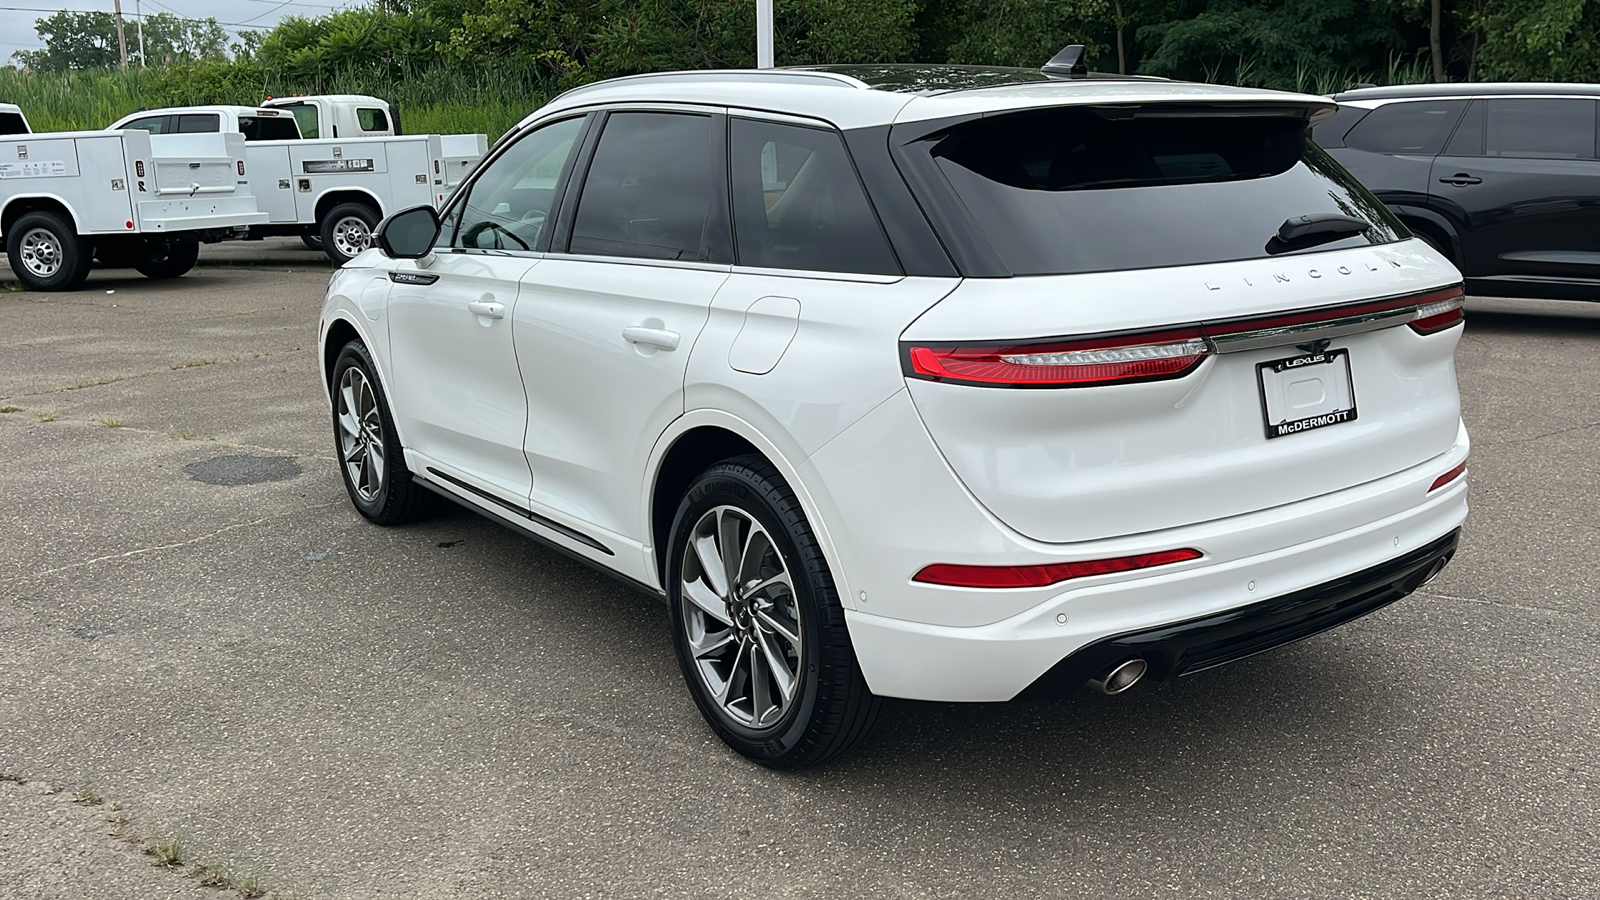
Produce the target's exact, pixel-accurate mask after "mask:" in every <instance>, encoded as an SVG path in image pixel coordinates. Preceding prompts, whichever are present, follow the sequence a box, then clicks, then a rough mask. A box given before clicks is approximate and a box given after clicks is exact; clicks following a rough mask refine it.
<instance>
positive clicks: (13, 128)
mask: <svg viewBox="0 0 1600 900" xmlns="http://www.w3.org/2000/svg"><path fill="white" fill-rule="evenodd" d="M27 133H28V123H27V122H25V121H23V119H22V114H21V113H14V112H0V134H27Z"/></svg>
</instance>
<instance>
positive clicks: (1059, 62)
mask: <svg viewBox="0 0 1600 900" xmlns="http://www.w3.org/2000/svg"><path fill="white" fill-rule="evenodd" d="M1039 71H1041V72H1043V73H1044V74H1046V75H1048V76H1050V77H1051V78H1088V77H1089V67H1088V66H1087V65H1085V64H1084V62H1083V45H1082V44H1068V45H1067V46H1065V47H1062V48H1061V52H1060V53H1057V54H1056V55H1055V56H1052V57H1050V61H1049V62H1047V63H1045V64H1044V67H1043V68H1041V69H1040V70H1039Z"/></svg>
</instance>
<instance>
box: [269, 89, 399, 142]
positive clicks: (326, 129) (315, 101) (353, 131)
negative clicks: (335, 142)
mask: <svg viewBox="0 0 1600 900" xmlns="http://www.w3.org/2000/svg"><path fill="white" fill-rule="evenodd" d="M261 105H262V107H264V108H267V109H282V110H287V111H288V112H289V113H290V114H291V115H293V116H294V120H295V122H296V123H298V124H299V125H300V136H301V137H305V138H330V137H336V138H353V137H384V136H387V135H395V134H399V133H400V113H399V112H398V111H397V110H396V109H395V108H394V104H392V103H385V102H384V101H382V100H379V99H378V98H377V97H368V96H366V95H364V94H315V95H310V96H306V95H302V96H298V97H269V98H267V99H266V100H263V101H262V102H261Z"/></svg>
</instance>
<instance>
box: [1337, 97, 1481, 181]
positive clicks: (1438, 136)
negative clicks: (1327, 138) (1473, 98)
mask: <svg viewBox="0 0 1600 900" xmlns="http://www.w3.org/2000/svg"><path fill="white" fill-rule="evenodd" d="M1467 103H1468V101H1466V100H1403V101H1398V102H1394V103H1385V104H1383V105H1382V106H1379V107H1377V108H1376V109H1374V110H1372V111H1371V112H1369V113H1367V114H1366V115H1365V116H1362V117H1361V119H1360V121H1358V122H1356V124H1355V127H1353V128H1351V129H1350V130H1349V131H1348V132H1346V133H1345V134H1344V135H1343V137H1342V140H1341V141H1340V143H1341V146H1339V147H1334V148H1330V149H1329V150H1328V155H1330V156H1332V157H1333V158H1334V159H1336V160H1338V161H1339V163H1340V164H1342V165H1343V166H1344V167H1345V168H1346V169H1349V170H1350V174H1352V175H1354V176H1356V178H1357V179H1358V180H1360V182H1361V183H1362V184H1364V185H1366V186H1367V188H1368V189H1370V190H1371V191H1372V192H1373V193H1374V194H1376V195H1377V196H1378V199H1380V200H1382V201H1384V202H1385V203H1389V204H1394V205H1406V204H1410V205H1413V206H1421V205H1423V204H1425V203H1426V202H1427V199H1428V194H1429V188H1430V184H1431V182H1430V179H1429V174H1430V173H1431V172H1432V171H1433V158H1434V156H1435V155H1436V154H1438V152H1439V151H1440V150H1441V149H1443V148H1444V144H1445V139H1446V138H1448V137H1449V136H1450V132H1451V130H1452V129H1453V128H1455V125H1456V122H1457V121H1458V120H1459V119H1460V118H1461V113H1462V111H1464V110H1465V109H1466V108H1467ZM1321 128H1322V126H1318V132H1319V133H1321Z"/></svg>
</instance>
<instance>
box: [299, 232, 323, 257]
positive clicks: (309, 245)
mask: <svg viewBox="0 0 1600 900" xmlns="http://www.w3.org/2000/svg"><path fill="white" fill-rule="evenodd" d="M300 243H302V244H305V245H306V249H307V250H315V251H317V252H318V253H321V252H322V238H319V237H317V236H316V235H313V234H302V235H300Z"/></svg>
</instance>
